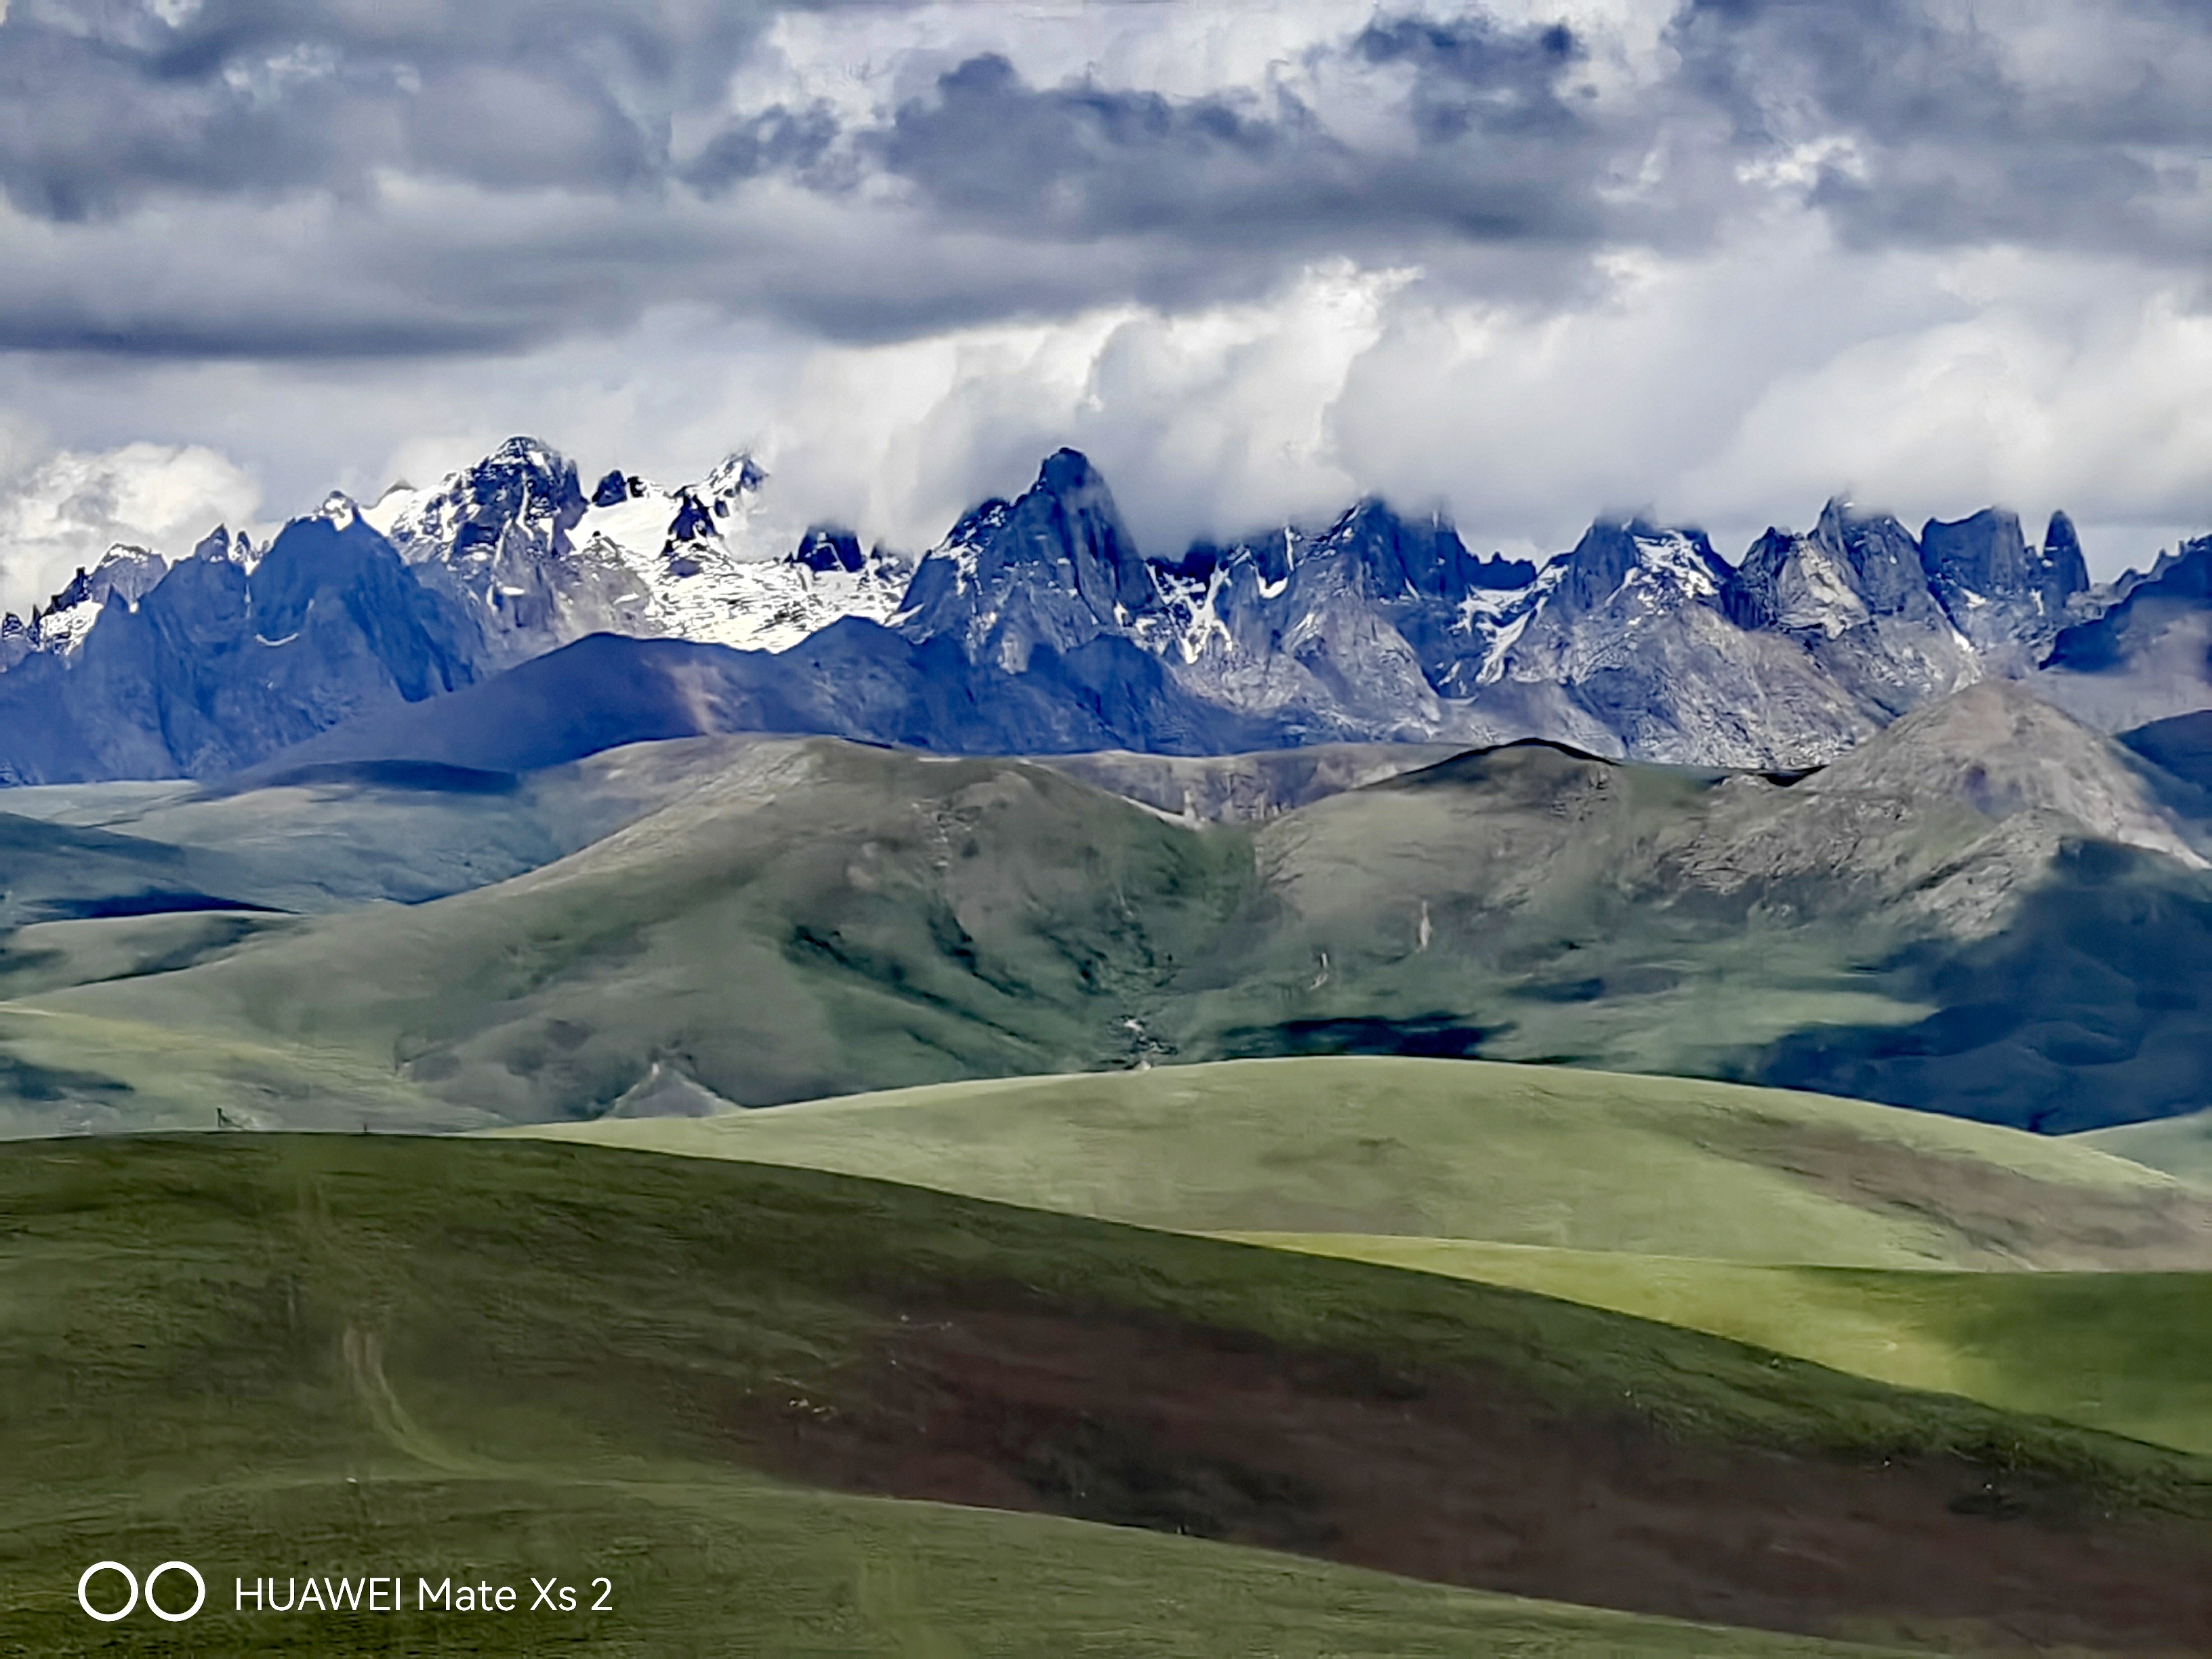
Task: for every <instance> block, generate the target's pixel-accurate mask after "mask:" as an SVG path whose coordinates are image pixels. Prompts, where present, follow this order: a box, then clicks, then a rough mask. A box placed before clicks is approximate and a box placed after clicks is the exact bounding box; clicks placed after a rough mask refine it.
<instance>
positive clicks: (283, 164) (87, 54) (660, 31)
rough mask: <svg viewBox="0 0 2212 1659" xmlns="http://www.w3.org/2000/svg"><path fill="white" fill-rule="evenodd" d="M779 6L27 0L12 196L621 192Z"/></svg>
mask: <svg viewBox="0 0 2212 1659" xmlns="http://www.w3.org/2000/svg"><path fill="white" fill-rule="evenodd" d="M763 10H764V9H763V8H757V7H746V6H741V5H740V6H729V5H715V4H707V3H697V4H678V3H653V0H628V3H622V0H615V3H597V0H595V3H590V4H583V3H573V0H572V3H566V4H563V3H552V4H536V3H525V0H467V3H465V4H455V5H445V4H437V5H432V4H424V3H419V0H417V3H410V0H389V3H374V4H370V3H362V0H322V3H315V0H281V3H272V0H207V3H205V4H204V5H202V6H201V7H200V8H199V9H197V11H195V12H192V13H191V15H189V16H187V17H185V20H184V21H182V22H181V23H179V24H178V25H175V26H171V25H168V24H166V23H164V22H163V21H161V19H160V18H159V17H158V16H156V15H154V14H152V13H151V12H149V11H146V10H144V9H142V8H138V7H134V6H129V5H125V4H117V3H106V4H96V3H75V4H65V3H60V0H22V3H19V4H17V5H15V7H13V8H12V9H10V11H9V15H8V16H7V19H6V21H5V22H4V23H0V188H4V189H5V191H7V193H8V195H9V199H10V200H11V201H13V202H14V203H15V204H16V206H17V207H18V208H20V209H21V210H24V211H27V212H30V213H33V214H39V215H43V216H51V217H54V218H58V219H76V218H82V217H86V216H95V215H100V214H106V213H112V212H116V211H118V210H124V209H127V208H130V207H131V206H134V205H137V204H142V203H143V202H145V201H147V200H148V199H149V198H150V197H160V196H162V195H166V194H170V193H176V194H184V195H200V196H216V197H220V196H225V195H233V194H255V193H258V194H268V193H272V192H281V191H288V190H296V189H301V188H319V189H326V190H331V191H337V192H339V193H341V194H350V193H356V192H357V191H359V190H360V189H361V188H362V185H363V183H364V181H365V180H366V179H367V178H368V175H369V174H370V173H372V172H373V171H374V170H375V169H379V168H398V169H401V170H404V171H405V172H408V173H420V174H423V175H427V176H431V177H447V178H455V179H466V180H468V181H471V182H472V183H476V184H480V185H487V186H489V187H492V188H502V189H503V188H528V187H537V186H545V185H558V186H562V187H566V188H571V189H579V190H610V189H620V188H623V187H626V186H629V185H635V184H637V183H639V182H641V181H643V180H647V179H651V178H653V176H655V175H656V174H658V173H659V172H660V171H661V170H662V169H663V168H664V167H665V159H666V146H667V120H668V115H669V112H671V110H672V109H674V108H676V107H679V106H684V105H686V104H688V103H691V102H695V101H696V100H701V99H705V98H711V97H712V96H713V95H714V94H715V93H716V91H718V90H719V88H720V85H721V84H722V82H723V81H724V80H725V78H726V76H727V75H728V73H729V72H730V70H732V68H733V67H734V66H735V64H737V63H738V61H739V60H740V58H742V57H743V55H744V51H745V50H746V48H747V47H748V46H749V45H750V42H751V40H752V39H753V38H754V35H755V34H756V33H757V26H758V23H759V21H760V20H761V17H762V15H763Z"/></svg>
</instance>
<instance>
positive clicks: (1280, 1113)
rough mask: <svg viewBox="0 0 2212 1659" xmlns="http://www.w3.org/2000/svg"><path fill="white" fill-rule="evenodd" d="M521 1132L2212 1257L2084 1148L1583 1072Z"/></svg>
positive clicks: (1004, 1184) (1354, 1069)
mask: <svg viewBox="0 0 2212 1659" xmlns="http://www.w3.org/2000/svg"><path fill="white" fill-rule="evenodd" d="M517 1133H539V1134H547V1135H556V1136H559V1137H562V1138H564V1139H574V1140H581V1141H589V1142H592V1143H595V1144H600V1145H607V1146H630V1147H636V1148H642V1149H650V1150H654V1151H661V1152H684V1153H690V1154H699V1155H706V1156H713V1157H722V1158H744V1159H749V1160H752V1161H755V1162H762V1163H779V1164H801V1165H806V1166H809V1167H813V1168H820V1169H826V1170H842V1171H843V1172H846V1173H848V1174H853V1175H863V1176H876V1177H878V1178H882V1179H885V1180H893V1181H901V1182H912V1183H915V1184H917V1185H921V1186H925V1187H934V1188H941V1189H944V1190H946V1191H951V1192H959V1193H966V1194H972V1195H974V1196H976V1197H981V1198H990V1199H996V1200H1000V1201H1003V1202H1007V1203H1017V1204H1030V1205H1035V1206H1040V1207H1043V1208H1048V1209H1057V1210H1064V1211H1068V1212H1073V1213H1077V1214H1083V1215H1094V1216H1102V1217H1106V1218H1111V1219H1115V1220H1120V1221H1129V1222H1137V1223H1140V1224H1143V1225H1149V1226H1156V1227H1171V1228H1178V1229H1182V1230H1186V1231H1273V1232H1305V1233H1310V1232H1346V1233H1395V1234H1401V1235H1407V1236H1412V1237H1450V1238H1472V1239H1483V1240H1489V1241H1492V1242H1496V1243H1510V1244H1534V1245H1548V1246H1556V1247H1561V1248H1565V1249H1579V1250H1625V1251H1631V1252H1635V1253H1638V1254H1642V1255H1673V1256H1703V1257H1711V1258H1714V1259H1717V1260H1723V1261H1747V1262H1761V1263H1800V1264H1822V1265H1829V1266H1838V1267H1976V1268H1978V1267H2021V1266H2027V1267H2044V1268H2069V1267H2072V1268H2110V1267H2125V1268H2135V1269H2142V1268H2146V1267H2168V1268H2178V1267H2212V1206H2208V1203H2207V1201H2206V1200H2205V1198H2204V1197H2203V1194H2199V1193H2197V1192H2196V1191H2195V1190H2194V1189H2192V1188H2189V1187H2187V1186H2186V1185H2185V1184H2184V1183H2182V1182H2178V1181H2176V1180H2174V1179H2173V1178H2172V1177H2171V1176H2165V1175H2161V1174H2160V1173H2158V1172H2156V1171H2154V1170H2147V1169H2144V1168H2142V1167H2141V1166H2140V1165H2137V1164H2130V1163H2129V1162H2127V1161H2125V1160H2124V1159H2120V1158H2112V1157H2109V1156H2106V1155H2104V1154H2102V1153H2100V1152H2094V1151H2093V1150H2091V1149H2089V1148H2087V1147H2084V1146H2077V1145H2075V1144H2073V1143H2071V1142H2069V1141H2065V1140H2053V1139H2046V1138H2044V1137H2040V1136H2037V1135H2032V1134H2027V1133H2021V1132H2019V1131H2015V1130H2008V1129H2001V1128H1996V1127H1990V1126H1986V1125H1982V1124H1977V1123H1969V1122H1965V1121H1960V1120H1956V1119H1950V1118H1943V1117H1938V1116H1935V1115H1930V1114H1927V1113H1921V1112H1911V1111H1905V1110H1901V1109H1896V1108H1893V1107H1885V1106H1876V1105H1871V1104H1869V1103H1865V1102H1861V1101H1849V1100H1839V1099H1832V1098H1826V1097H1821V1096H1817V1095H1809V1094H1801V1093H1796V1092H1793V1091H1783V1090H1771V1089H1754V1088H1747V1087H1741V1086H1737V1085H1729V1084H1717V1083H1704V1082H1697V1081H1691V1080H1686V1079H1672V1078H1651V1077H1633V1076H1625V1075H1614V1074H1608V1073H1599V1072H1587V1071H1581V1070H1575V1069H1569V1068H1565V1067H1552V1066H1508V1065H1500V1064H1491V1063H1488V1062H1484V1061H1474V1060H1403V1059H1383V1058H1374V1057H1365V1056H1354V1057H1333V1058H1312V1059H1304V1060H1241V1061H1228V1062H1221V1063H1216V1064H1212V1065H1200V1066H1158V1067H1154V1068H1152V1069H1151V1070H1149V1071H1130V1072H1117V1073H1096V1074H1091V1075H1085V1076H1073V1077H1059V1078H1010V1079H996V1080H989V1081H984V1082H977V1083H963V1084H953V1085H939V1086H934V1087H927V1088H917V1089H908V1090H899V1091H885V1092H884V1093H880V1094H874V1095H867V1096H860V1097H851V1098H847V1099H840V1100H828V1101H818V1102H811V1103H804V1104H799V1105H794V1106H787V1107H781V1108H776V1109H768V1110H757V1111H749V1112H742V1113H729V1114H723V1115H717V1116H714V1117H707V1118H684V1119H677V1118H647V1119H637V1120H628V1121H623V1120H610V1121H595V1122H591V1123H582V1124H568V1125H552V1126H545V1127H542V1128H538V1129H532V1130H527V1131H518V1132H517Z"/></svg>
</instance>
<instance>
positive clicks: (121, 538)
mask: <svg viewBox="0 0 2212 1659" xmlns="http://www.w3.org/2000/svg"><path fill="white" fill-rule="evenodd" d="M260 500H261V492H260V490H259V489H258V486H257V485H256V484H255V483H254V482H253V479H252V477H251V476H250V475H249V474H248V473H247V472H246V471H245V470H244V469H243V468H241V467H240V466H239V465H236V464H235V463H234V462H233V461H231V460H229V459H228V458H226V457H224V456H222V455H221V454H218V453H216V452H215V451H214V450H212V449H208V448H204V447H199V446H167V445H161V444H150V443H133V444H126V445H125V446H123V447H121V448H119V449H111V450H106V451H101V452H98V453H85V452H82V451H76V450H64V451H61V452H60V453H55V454H50V455H48V456H46V458H45V459H43V460H41V461H40V462H38V463H37V464H36V465H31V466H29V467H27V468H26V469H25V470H23V471H20V472H18V473H17V474H15V476H14V477H9V478H7V479H5V480H4V481H0V605H6V607H7V608H9V609H10V610H14V611H19V612H25V611H28V610H29V609H30V607H31V606H32V605H34V604H42V603H44V602H45V601H46V599H48V598H49V597H50V596H51V595H52V593H53V592H54V591H55V590H56V589H57V588H59V587H61V586H63V585H64V584H65V583H66V582H67V581H68V580H69V578H70V574H71V573H72V572H74V571H75V570H76V568H78V567H79V566H88V565H91V564H93V563H95V562H97V561H98V560H99V558H100V555H101V554H102V553H104V552H106V550H108V549H109V548H110V547H112V546H113V545H114V544H117V543H118V542H127V543H131V544H135V545H137V546H141V547H151V548H153V549H154V550H155V551H157V552H160V553H161V554H162V555H164V556H167V557H169V558H172V559H173V558H175V557H177V556H179V555H180V554H182V553H185V552H187V551H189V550H191V546H192V544H194V543H195V542H197V540H198V539H199V538H200V537H202V536H203V535H204V534H206V532H208V531H209V530H210V529H212V528H214V526H216V524H217V523H219V522H225V521H227V522H228V523H230V524H232V525H234V526H242V525H246V524H250V523H251V522H252V519H253V515H254V514H255V513H256V512H258V509H259V507H260Z"/></svg>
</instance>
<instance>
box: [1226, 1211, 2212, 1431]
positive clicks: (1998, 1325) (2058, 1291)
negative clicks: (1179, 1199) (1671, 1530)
mask: <svg viewBox="0 0 2212 1659" xmlns="http://www.w3.org/2000/svg"><path fill="white" fill-rule="evenodd" d="M1232 1237H1238V1238H1241V1239H1243V1240H1244V1241H1245V1242H1246V1243H1261V1244H1269V1245H1273V1246H1275V1247H1277V1248H1279V1249H1294V1250H1310V1251H1313V1252H1315V1253H1316V1254H1319V1255H1334V1256H1342V1257H1346V1258H1347V1259H1349V1260H1352V1261H1373V1262H1378V1263H1381V1264H1383V1265H1385V1266H1389V1267H1405V1268H1410V1269H1413V1271H1416V1272H1419V1273H1444V1274H1449V1275H1451V1276H1453V1277H1455V1278H1462V1279H1480V1280H1482V1281H1483V1282H1484V1283H1486V1284H1492V1285H1518V1286H1520V1287H1521V1288H1522V1289H1523V1290H1530V1291H1541V1293H1542V1294H1544V1295H1546V1296H1556V1297H1563V1298H1565V1300H1568V1301H1571V1302H1580V1303H1583V1304H1586V1305H1588V1306H1590V1307H1595V1308H1611V1309H1614V1310H1617V1311H1619V1312H1621V1313H1629V1314H1634V1315H1636V1316H1638V1317H1639V1318H1643V1319H1656V1320H1661V1321H1663V1322H1666V1323H1668V1324H1670V1325H1680V1326H1683V1327H1685V1328H1687V1329H1690V1330H1697V1331H1710V1332H1711V1333H1713V1334H1715V1335H1717V1336H1725V1337H1729V1338H1732V1339H1734V1340H1736V1341H1739V1342H1746V1343H1749V1344H1751V1345H1752V1346H1755V1347H1760V1348H1768V1349H1771V1350H1773V1351H1774V1352H1778V1353H1787V1354H1794V1355H1796V1357H1797V1358H1801V1359H1809V1360H1812V1361H1814V1363H1815V1364H1822V1365H1828V1366H1832V1367H1833V1368H1834V1369H1835V1370H1844V1371H1850V1372H1853V1373H1855V1374H1857V1375H1858V1376H1870V1377H1873V1378H1875V1380H1876V1381H1879V1382H1883V1383H1896V1384H1898V1385H1899V1387H1902V1388H1909V1389H1929V1390H1933V1391H1935V1392H1938V1393H1943V1394H1956V1395H1966V1396H1967V1397H1968V1398H1970V1399H1974V1400H1980V1401H1987V1402H1988V1403H1989V1404H1990V1405H1994V1406H2001V1407H2004V1408H2006V1409H2007V1410H2010V1411H2020V1412H2029V1413H2036V1414H2038V1415H2041V1416H2045V1417H2058V1418H2064V1419H2067V1420H2068V1421H2069V1422H2075V1423H2081V1424H2085V1425H2088V1426H2089V1427H2091V1428H2099V1429H2105V1430H2107V1431H2111V1432H2112V1433H2115V1434H2125V1435H2131V1436H2133V1437H2136V1438H2137V1439H2140V1440H2149V1441H2155V1442H2157V1443H2160V1444H2161V1445H2168V1446H2174V1447H2178V1448H2179V1449H2183V1450H2185V1451H2194V1452H2203V1453H2212V1273H1940V1272H1925V1271H1922V1272H1913V1271H1907V1272H1881V1271H1876V1270H1869V1269H1864V1268H1848V1267H1756V1266H1752V1265H1749V1264H1747V1263H1743V1262H1733V1261H1697V1260H1693V1259H1691V1258H1687V1257H1681V1256H1650V1255H1630V1254H1627V1253H1626V1252H1616V1251H1589V1250H1554V1249H1541V1248H1538V1247H1530V1246H1527V1245H1514V1244H1491V1243H1481V1242H1480V1241H1476V1240H1473V1239H1462V1238H1404V1237H1391V1236H1389V1235H1374V1234H1368V1235H1361V1234H1355V1233H1304V1234H1300V1233H1240V1234H1235V1235H1232Z"/></svg>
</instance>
